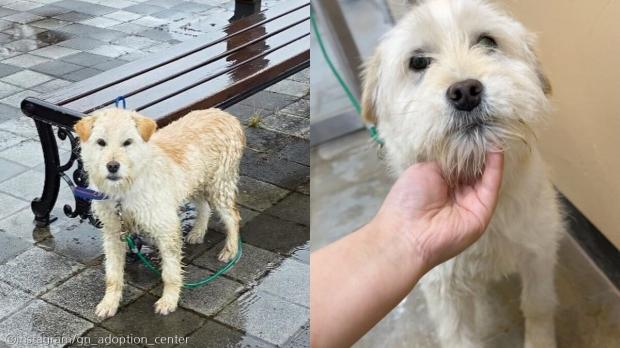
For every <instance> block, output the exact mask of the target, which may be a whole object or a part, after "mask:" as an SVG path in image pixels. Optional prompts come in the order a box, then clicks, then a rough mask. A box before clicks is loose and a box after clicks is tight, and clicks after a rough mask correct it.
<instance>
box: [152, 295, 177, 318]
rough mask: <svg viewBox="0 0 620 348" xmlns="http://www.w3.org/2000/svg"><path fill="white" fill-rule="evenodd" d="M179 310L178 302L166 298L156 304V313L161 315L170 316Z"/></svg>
mask: <svg viewBox="0 0 620 348" xmlns="http://www.w3.org/2000/svg"><path fill="white" fill-rule="evenodd" d="M176 309H177V301H172V300H170V299H167V298H165V297H162V298H160V299H159V300H158V301H157V302H155V313H158V314H161V315H168V314H170V313H172V312H174V311H175V310H176Z"/></svg>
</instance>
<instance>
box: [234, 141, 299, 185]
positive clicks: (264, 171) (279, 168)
mask: <svg viewBox="0 0 620 348" xmlns="http://www.w3.org/2000/svg"><path fill="white" fill-rule="evenodd" d="M241 174H242V175H245V176H249V177H252V178H255V179H258V180H261V181H266V182H268V183H271V184H274V185H277V186H280V187H284V188H287V189H289V190H294V189H296V188H297V187H298V186H299V185H301V184H302V183H304V182H306V181H307V180H308V178H309V177H310V169H309V167H307V166H304V165H301V164H298V163H295V162H290V161H286V160H283V159H279V158H274V156H269V155H268V154H264V153H257V152H255V151H252V150H246V151H245V153H244V155H243V159H242V160H241Z"/></svg>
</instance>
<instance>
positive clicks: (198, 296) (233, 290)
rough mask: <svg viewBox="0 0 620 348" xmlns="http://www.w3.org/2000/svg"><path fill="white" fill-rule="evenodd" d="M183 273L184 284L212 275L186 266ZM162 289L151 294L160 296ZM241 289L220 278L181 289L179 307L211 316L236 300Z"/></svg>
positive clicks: (159, 287)
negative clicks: (201, 284) (205, 283)
mask: <svg viewBox="0 0 620 348" xmlns="http://www.w3.org/2000/svg"><path fill="white" fill-rule="evenodd" d="M185 271H186V273H185V282H195V281H198V280H200V279H203V278H205V277H208V276H209V275H211V274H213V272H211V271H207V270H205V269H202V268H198V267H196V266H193V265H188V266H186V267H185ZM162 289H163V284H162V285H160V286H158V287H157V288H156V289H155V290H153V293H155V294H156V295H157V296H161V293H162ZM243 289H244V287H243V285H242V284H240V283H237V282H235V281H232V280H230V279H226V278H224V277H220V278H218V279H216V280H214V281H213V282H211V283H209V284H207V285H205V286H201V287H198V288H194V289H183V292H182V293H181V299H180V301H179V305H181V306H182V307H185V308H188V309H191V310H193V311H196V312H198V313H201V314H203V315H206V316H211V315H214V314H215V313H217V312H219V311H220V310H221V309H222V308H224V306H226V305H227V304H229V303H231V302H232V301H233V300H234V299H235V298H237V296H238V293H239V292H241V291H242V290H243Z"/></svg>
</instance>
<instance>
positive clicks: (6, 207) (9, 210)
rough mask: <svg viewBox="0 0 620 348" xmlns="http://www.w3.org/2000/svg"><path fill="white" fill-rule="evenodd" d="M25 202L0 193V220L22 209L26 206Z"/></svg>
mask: <svg viewBox="0 0 620 348" xmlns="http://www.w3.org/2000/svg"><path fill="white" fill-rule="evenodd" d="M28 205H29V204H28V202H27V201H25V200H21V199H17V198H15V197H13V196H10V195H8V194H6V193H2V192H0V219H4V218H6V217H8V216H10V215H11V214H13V213H15V212H17V211H19V210H21V209H24V208H26V207H27V206H28Z"/></svg>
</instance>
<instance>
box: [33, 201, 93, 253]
mask: <svg viewBox="0 0 620 348" xmlns="http://www.w3.org/2000/svg"><path fill="white" fill-rule="evenodd" d="M58 203H60V204H62V203H63V202H58ZM69 226H70V227H64V228H63V229H62V231H60V232H58V233H54V234H53V235H52V236H51V237H50V238H47V239H45V240H44V241H42V242H40V243H39V244H38V245H39V246H40V247H41V248H43V249H45V250H49V251H54V252H56V253H57V254H60V255H63V256H66V257H68V258H70V259H73V260H76V261H78V262H81V263H83V264H85V265H92V264H94V263H95V261H96V260H97V259H98V258H99V257H101V256H102V255H103V240H102V236H101V230H99V229H97V228H95V227H93V226H91V225H90V224H88V223H87V222H82V223H79V224H70V225H69Z"/></svg>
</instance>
